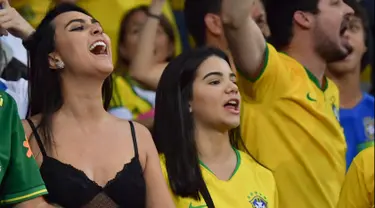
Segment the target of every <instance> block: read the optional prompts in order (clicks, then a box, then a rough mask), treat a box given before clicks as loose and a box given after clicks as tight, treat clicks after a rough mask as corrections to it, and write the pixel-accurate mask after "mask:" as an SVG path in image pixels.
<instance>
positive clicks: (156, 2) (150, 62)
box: [129, 0, 168, 90]
mask: <svg viewBox="0 0 375 208" xmlns="http://www.w3.org/2000/svg"><path fill="white" fill-rule="evenodd" d="M164 3H165V0H153V1H152V3H151V6H150V8H149V12H150V14H152V15H156V16H160V15H161V14H162V9H163V6H164ZM158 25H159V19H158V18H156V17H152V16H149V17H148V18H147V21H146V24H145V25H144V26H143V29H142V32H141V34H140V39H139V43H138V46H137V53H136V55H135V57H134V59H133V60H131V64H130V67H129V74H130V76H131V77H133V78H134V79H135V80H137V81H138V82H140V83H141V84H142V85H143V86H145V87H146V88H148V89H151V90H156V88H157V86H158V83H159V80H160V77H161V75H162V74H163V71H164V69H165V67H166V66H167V64H168V63H162V64H157V63H155V60H154V50H155V44H154V43H155V39H156V34H157V29H158Z"/></svg>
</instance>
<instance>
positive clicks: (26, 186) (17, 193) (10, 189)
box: [0, 96, 47, 205]
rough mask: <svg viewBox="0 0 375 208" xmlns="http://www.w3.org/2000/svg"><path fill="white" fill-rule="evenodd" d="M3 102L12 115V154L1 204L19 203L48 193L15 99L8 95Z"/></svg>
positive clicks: (3, 182)
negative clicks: (27, 138)
mask: <svg viewBox="0 0 375 208" xmlns="http://www.w3.org/2000/svg"><path fill="white" fill-rule="evenodd" d="M3 102H4V103H3V105H4V106H5V105H6V106H7V108H8V109H7V110H8V111H9V115H10V118H9V119H8V121H9V122H11V125H10V127H11V134H10V135H11V138H10V140H11V142H10V144H11V155H10V161H9V166H8V168H7V170H6V173H5V177H4V179H3V181H2V184H1V188H2V189H1V193H0V205H5V204H17V203H20V202H24V201H27V200H29V199H33V198H36V197H38V196H41V195H44V194H47V189H46V187H45V185H44V182H43V180H42V178H41V176H40V173H39V168H38V166H37V164H36V161H35V160H34V157H33V155H32V152H31V149H30V146H29V144H28V142H27V140H26V137H25V133H24V130H23V126H22V123H21V120H20V119H19V116H18V113H17V106H16V104H15V101H14V100H13V99H12V98H11V97H10V96H8V97H7V99H6V100H5V99H4V101H3ZM1 139H4V138H1Z"/></svg>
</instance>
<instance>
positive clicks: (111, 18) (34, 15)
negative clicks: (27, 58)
mask: <svg viewBox="0 0 375 208" xmlns="http://www.w3.org/2000/svg"><path fill="white" fill-rule="evenodd" d="M51 2H52V1H51V0H14V1H11V3H12V6H13V7H14V8H16V9H17V10H18V11H19V12H20V13H21V14H22V15H23V16H24V17H26V19H27V20H28V21H29V22H30V23H31V24H32V25H33V26H34V27H36V26H37V25H38V24H39V23H40V22H41V21H42V19H43V17H44V16H45V14H46V12H47V11H48V9H49V7H50V5H51ZM150 3H151V0H79V1H78V3H77V4H78V5H79V6H80V7H82V8H84V9H86V10H87V11H89V12H90V13H91V14H92V15H93V16H94V17H95V18H96V19H98V20H99V21H100V23H101V25H102V26H103V28H104V30H105V32H106V33H107V34H108V35H109V37H110V38H111V42H112V43H111V45H112V54H113V62H114V63H116V59H117V50H116V49H117V42H118V33H119V29H120V23H121V20H122V18H123V16H124V15H125V13H126V12H127V11H129V10H131V9H132V8H134V7H138V6H140V5H144V4H146V5H149V4H150ZM163 14H164V15H166V17H167V18H168V20H170V22H171V24H172V27H173V31H174V35H175V37H176V38H175V39H176V40H175V52H176V55H178V54H180V53H181V50H182V46H181V39H180V35H179V32H178V28H177V25H176V21H175V19H174V16H173V12H172V9H171V7H170V5H169V2H167V3H166V4H165V7H164V8H163Z"/></svg>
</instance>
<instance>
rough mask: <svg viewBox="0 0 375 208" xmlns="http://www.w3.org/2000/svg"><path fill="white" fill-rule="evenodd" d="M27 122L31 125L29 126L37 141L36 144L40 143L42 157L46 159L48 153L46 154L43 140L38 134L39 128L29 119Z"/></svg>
mask: <svg viewBox="0 0 375 208" xmlns="http://www.w3.org/2000/svg"><path fill="white" fill-rule="evenodd" d="M26 121H27V122H28V123H29V125H30V127H31V130H32V131H33V134H34V137H35V139H36V142H37V143H38V146H39V149H40V152H42V155H43V156H44V157H46V156H47V153H46V150H45V149H44V146H43V143H42V140H41V138H40V136H39V134H38V130H37V128H36V127H35V125H34V123H33V122H32V121H31V120H30V119H29V118H27V119H26Z"/></svg>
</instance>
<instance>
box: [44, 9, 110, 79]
mask: <svg viewBox="0 0 375 208" xmlns="http://www.w3.org/2000/svg"><path fill="white" fill-rule="evenodd" d="M53 24H54V26H55V52H53V53H51V54H50V57H49V58H50V65H51V66H52V68H56V66H55V65H56V62H57V61H58V60H61V61H62V62H63V63H64V64H65V68H66V69H67V70H64V72H63V73H72V74H74V75H75V76H77V75H78V76H79V75H80V74H85V75H91V76H108V75H109V74H110V73H111V72H112V70H113V64H112V53H111V47H110V46H111V44H110V39H109V37H108V36H107V35H106V34H105V33H104V32H103V29H102V27H101V25H100V24H99V22H98V21H96V20H95V19H93V18H92V17H90V16H88V15H86V14H83V13H80V12H76V11H72V12H65V13H62V14H60V15H58V16H57V17H56V18H55V19H54V20H53Z"/></svg>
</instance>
